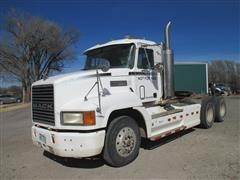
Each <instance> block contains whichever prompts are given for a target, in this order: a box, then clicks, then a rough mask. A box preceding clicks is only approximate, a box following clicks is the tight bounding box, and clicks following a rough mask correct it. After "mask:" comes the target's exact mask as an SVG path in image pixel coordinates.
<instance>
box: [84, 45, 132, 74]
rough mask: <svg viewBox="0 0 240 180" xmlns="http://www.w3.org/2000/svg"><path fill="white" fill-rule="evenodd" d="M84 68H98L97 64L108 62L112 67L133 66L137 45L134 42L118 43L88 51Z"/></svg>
mask: <svg viewBox="0 0 240 180" xmlns="http://www.w3.org/2000/svg"><path fill="white" fill-rule="evenodd" d="M86 55H87V57H86V63H85V67H84V70H89V69H96V65H101V64H103V63H105V62H106V60H107V61H108V62H109V63H110V68H130V69H132V68H133V65H134V55H135V46H134V44H118V45H112V46H106V47H102V48H98V49H94V50H91V51H89V52H87V53H86Z"/></svg>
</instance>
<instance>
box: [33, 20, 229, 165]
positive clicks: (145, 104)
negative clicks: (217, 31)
mask: <svg viewBox="0 0 240 180" xmlns="http://www.w3.org/2000/svg"><path fill="white" fill-rule="evenodd" d="M169 25H170V24H168V25H167V27H166V30H165V31H166V39H167V40H166V41H167V42H165V43H156V42H153V41H148V40H142V39H131V38H124V39H120V40H114V41H110V42H107V43H104V44H99V45H96V46H93V47H91V48H89V49H87V50H86V51H85V52H84V54H85V55H86V63H85V66H84V69H83V70H82V71H79V72H75V73H69V74H62V75H58V76H53V77H49V78H47V79H42V80H39V81H37V82H35V83H33V85H32V123H33V126H32V139H33V143H34V144H35V145H37V146H39V147H41V148H43V149H44V150H46V151H49V152H50V153H53V154H55V155H58V156H62V157H74V158H84V157H91V156H95V155H98V154H102V156H103V158H104V159H105V161H106V162H107V163H108V164H110V165H112V166H124V165H126V164H128V163H130V162H132V161H133V160H134V159H135V158H136V157H137V156H138V153H139V148H140V144H141V137H144V138H147V139H150V140H152V141H154V140H158V139H160V138H163V137H165V136H168V135H170V134H173V133H176V132H178V131H181V130H185V129H189V128H192V127H194V126H196V125H199V124H204V125H205V127H206V128H209V127H211V126H212V123H213V120H214V118H215V109H214V104H213V101H212V100H210V98H205V99H207V100H205V101H206V102H205V101H204V102H205V103H204V107H203V106H202V103H201V102H196V101H192V100H191V101H179V100H178V99H176V98H175V95H174V88H173V72H172V69H173V67H172V65H173V54H172V51H171V49H170V48H169V42H168V41H169V37H168V26H169ZM200 114H203V115H201V116H204V117H202V119H204V120H200ZM222 114H223V115H222V117H223V116H225V112H224V113H222ZM202 122H204V123H202Z"/></svg>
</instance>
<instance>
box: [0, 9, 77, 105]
mask: <svg viewBox="0 0 240 180" xmlns="http://www.w3.org/2000/svg"><path fill="white" fill-rule="evenodd" d="M1 29H2V34H1V36H0V37H1V38H0V69H3V70H4V71H6V72H8V73H10V74H11V75H12V76H13V77H15V78H16V79H17V80H19V81H20V82H21V83H22V87H23V100H24V102H27V101H30V90H31V84H32V83H33V82H34V81H37V80H39V79H41V77H42V76H45V75H46V76H47V75H48V74H49V73H50V72H53V71H61V70H62V68H63V67H64V61H66V60H71V59H73V58H74V57H75V53H74V51H73V48H72V45H73V44H74V43H75V42H76V41H77V40H78V39H79V31H78V30H76V29H68V30H65V29H63V28H61V27H60V26H59V25H58V24H56V23H55V22H52V21H49V20H45V19H43V18H41V17H36V16H29V15H28V16H27V15H25V14H21V13H16V12H15V11H11V12H10V13H9V14H8V15H6V16H5V17H4V24H3V26H2V28H1ZM0 33H1V32H0Z"/></svg>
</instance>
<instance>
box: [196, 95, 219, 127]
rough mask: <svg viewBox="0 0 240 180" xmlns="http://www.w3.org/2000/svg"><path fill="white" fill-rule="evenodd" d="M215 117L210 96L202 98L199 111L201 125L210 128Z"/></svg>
mask: <svg viewBox="0 0 240 180" xmlns="http://www.w3.org/2000/svg"><path fill="white" fill-rule="evenodd" d="M214 119H215V106H214V101H213V98H212V97H207V98H205V99H203V100H202V107H201V113H200V120H201V127H202V128H204V129H208V128H211V127H212V125H213V123H214Z"/></svg>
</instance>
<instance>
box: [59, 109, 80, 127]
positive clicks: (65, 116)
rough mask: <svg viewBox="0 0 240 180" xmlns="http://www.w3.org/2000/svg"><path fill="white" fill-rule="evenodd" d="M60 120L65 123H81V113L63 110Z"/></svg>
mask: <svg viewBox="0 0 240 180" xmlns="http://www.w3.org/2000/svg"><path fill="white" fill-rule="evenodd" d="M62 122H63V124H66V125H71V124H78V125H82V124H83V113H71V112H64V113H62Z"/></svg>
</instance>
